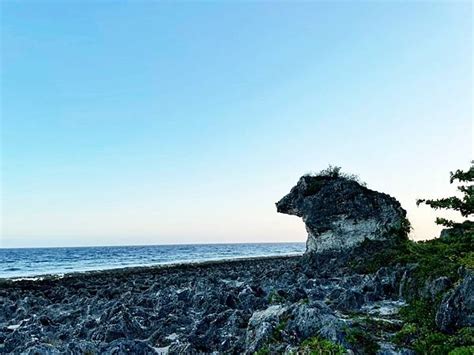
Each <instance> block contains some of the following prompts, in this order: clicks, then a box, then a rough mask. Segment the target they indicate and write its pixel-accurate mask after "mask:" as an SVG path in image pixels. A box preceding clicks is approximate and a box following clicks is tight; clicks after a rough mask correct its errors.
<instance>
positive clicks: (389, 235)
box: [276, 176, 406, 253]
mask: <svg viewBox="0 0 474 355" xmlns="http://www.w3.org/2000/svg"><path fill="white" fill-rule="evenodd" d="M276 207H277V211H278V212H280V213H286V214H290V215H295V216H298V217H301V218H302V219H303V221H304V223H305V225H306V230H307V232H308V239H307V242H306V250H307V252H318V253H319V252H325V251H344V250H348V249H352V248H354V247H355V246H357V245H360V244H361V243H362V242H363V241H364V240H366V239H369V240H378V241H384V242H395V241H396V240H397V237H396V235H398V236H399V235H400V234H403V233H404V228H405V226H404V223H405V220H406V211H405V210H404V209H403V208H402V207H401V206H400V203H399V202H398V201H397V200H396V199H395V198H393V197H391V196H389V195H387V194H384V193H380V192H376V191H373V190H369V189H368V188H366V187H364V186H362V185H360V184H359V183H358V182H356V181H353V180H350V179H346V178H342V177H330V176H303V177H301V178H300V180H299V181H298V183H297V184H296V186H295V187H293V188H292V189H291V191H290V193H289V194H288V195H286V196H285V197H283V198H282V199H281V200H280V201H279V202H277V203H276ZM397 232H399V233H397Z"/></svg>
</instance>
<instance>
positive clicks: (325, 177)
mask: <svg viewBox="0 0 474 355" xmlns="http://www.w3.org/2000/svg"><path fill="white" fill-rule="evenodd" d="M305 176H308V177H310V178H311V179H308V180H307V184H308V186H307V188H306V192H305V195H306V196H311V195H314V194H316V193H318V191H319V190H321V188H322V187H323V186H324V184H325V183H326V182H328V181H329V180H332V179H337V178H342V179H346V180H352V181H355V182H357V183H359V184H360V185H362V186H366V183H365V182H363V181H361V180H360V178H359V176H358V175H355V174H347V173H344V172H342V171H341V167H340V166H332V165H329V166H328V167H327V168H326V169H324V170H321V171H320V172H318V173H308V174H306V175H305Z"/></svg>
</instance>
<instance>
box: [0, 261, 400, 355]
mask: <svg viewBox="0 0 474 355" xmlns="http://www.w3.org/2000/svg"><path fill="white" fill-rule="evenodd" d="M305 261H306V260H305V258H304V257H301V256H292V257H267V258H255V259H246V260H233V261H230V260H229V261H218V262H205V263H196V264H181V265H175V266H161V267H144V268H130V269H120V270H108V271H100V272H87V273H77V274H70V275H65V276H64V277H62V278H54V277H46V278H44V279H43V280H38V281H28V280H23V281H15V282H12V281H2V282H1V284H0V298H1V300H2V302H1V304H2V311H1V312H0V313H1V315H0V327H1V328H0V329H1V333H0V334H1V335H0V346H1V348H0V351H2V352H3V353H21V352H25V353H31V354H33V353H54V352H58V353H59V352H61V353H64V352H69V353H77V354H84V353H127V352H133V353H157V352H158V353H160V352H161V353H166V352H169V353H190V352H206V353H209V352H215V351H217V352H234V353H242V352H246V353H253V352H255V351H257V350H259V349H261V348H262V347H265V346H266V345H270V344H271V343H276V342H275V341H274V340H275V339H273V338H274V337H275V336H277V337H279V338H280V337H281V338H280V340H281V341H279V343H280V344H279V345H278V349H274V350H275V351H276V350H278V351H281V352H284V351H291V350H297V349H298V345H299V344H300V343H301V342H302V341H303V340H304V339H306V338H308V337H311V336H313V335H314V334H316V333H318V334H319V335H320V336H322V337H324V338H327V339H331V340H332V341H335V342H338V343H344V342H345V340H344V339H345V330H346V328H347V326H348V325H350V324H351V322H353V321H354V320H353V319H351V317H350V315H351V314H353V313H354V312H355V311H360V312H361V314H364V313H365V314H367V315H377V317H379V318H380V319H381V321H383V322H388V323H391V324H392V323H393V326H394V327H395V328H396V327H397V324H398V321H397V319H396V316H395V313H396V311H397V310H398V309H399V308H400V306H401V305H403V304H404V302H403V301H401V300H400V299H399V295H398V290H397V287H398V286H397V282H398V281H399V279H400V278H401V276H402V275H400V271H395V272H392V273H390V272H387V271H384V270H380V271H379V272H377V273H376V274H374V275H358V274H352V275H346V276H331V277H329V276H324V275H323V276H321V275H318V273H317V272H316V271H315V270H314V269H313V268H309V267H307V266H305ZM369 289H370V290H372V291H371V292H369V291H368V290H369ZM283 323H287V324H286V326H285V329H280V333H279V334H278V335H276V334H275V329H277V328H278V327H279V326H280V327H281V324H283ZM277 331H278V330H277ZM382 338H383V337H382ZM381 340H382V344H381V347H382V348H385V349H391V348H392V347H393V346H392V345H391V344H389V343H385V342H384V340H383V339H381ZM346 346H347V347H350V344H346Z"/></svg>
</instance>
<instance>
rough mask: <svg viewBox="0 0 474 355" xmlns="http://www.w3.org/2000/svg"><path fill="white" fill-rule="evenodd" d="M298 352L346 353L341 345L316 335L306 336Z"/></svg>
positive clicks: (332, 354) (336, 354) (335, 354)
mask: <svg viewBox="0 0 474 355" xmlns="http://www.w3.org/2000/svg"><path fill="white" fill-rule="evenodd" d="M300 353H302V354H311V355H320V354H328V355H343V354H345V353H346V349H344V347H343V346H342V345H339V344H336V343H333V342H332V341H329V340H326V339H322V338H320V337H317V336H316V337H312V338H308V339H306V340H305V341H303V342H302V343H301V345H300V347H299V349H298V354H300Z"/></svg>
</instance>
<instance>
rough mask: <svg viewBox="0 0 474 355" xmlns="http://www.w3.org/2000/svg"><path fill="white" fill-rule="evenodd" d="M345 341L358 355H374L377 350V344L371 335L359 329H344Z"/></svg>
mask: <svg viewBox="0 0 474 355" xmlns="http://www.w3.org/2000/svg"><path fill="white" fill-rule="evenodd" d="M345 332H346V341H347V342H348V343H349V344H350V345H351V347H352V348H353V350H356V352H357V353H358V354H375V353H377V350H379V344H377V341H376V340H375V338H374V336H373V335H372V334H369V332H367V331H366V330H364V329H362V328H360V327H357V326H356V327H352V328H347V329H346V331H345Z"/></svg>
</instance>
